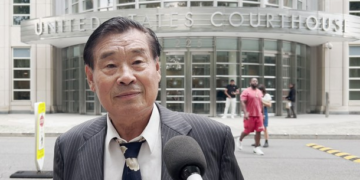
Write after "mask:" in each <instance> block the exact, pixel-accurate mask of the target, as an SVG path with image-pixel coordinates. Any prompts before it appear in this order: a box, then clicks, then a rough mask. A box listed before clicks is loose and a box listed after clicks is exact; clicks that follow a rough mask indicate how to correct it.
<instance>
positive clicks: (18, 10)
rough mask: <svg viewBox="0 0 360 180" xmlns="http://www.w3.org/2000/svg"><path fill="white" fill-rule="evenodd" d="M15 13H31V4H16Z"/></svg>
mask: <svg viewBox="0 0 360 180" xmlns="http://www.w3.org/2000/svg"><path fill="white" fill-rule="evenodd" d="M14 14H30V6H14Z"/></svg>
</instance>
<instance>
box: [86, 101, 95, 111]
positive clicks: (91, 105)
mask: <svg viewBox="0 0 360 180" xmlns="http://www.w3.org/2000/svg"><path fill="white" fill-rule="evenodd" d="M94 109H95V108H94V103H93V102H87V103H86V111H87V112H89V111H92V112H93V111H94Z"/></svg>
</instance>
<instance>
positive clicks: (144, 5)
mask: <svg viewBox="0 0 360 180" xmlns="http://www.w3.org/2000/svg"><path fill="white" fill-rule="evenodd" d="M160 7H161V5H160V3H150V4H140V9H142V8H160Z"/></svg>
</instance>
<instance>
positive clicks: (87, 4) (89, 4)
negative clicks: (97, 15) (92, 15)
mask: <svg viewBox="0 0 360 180" xmlns="http://www.w3.org/2000/svg"><path fill="white" fill-rule="evenodd" d="M93 7H94V4H93V0H84V1H83V8H84V10H89V9H92V8H93Z"/></svg>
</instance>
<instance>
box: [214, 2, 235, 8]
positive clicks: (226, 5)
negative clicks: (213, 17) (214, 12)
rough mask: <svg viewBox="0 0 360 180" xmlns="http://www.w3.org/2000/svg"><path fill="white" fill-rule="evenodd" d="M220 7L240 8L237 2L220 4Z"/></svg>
mask: <svg viewBox="0 0 360 180" xmlns="http://www.w3.org/2000/svg"><path fill="white" fill-rule="evenodd" d="M218 7H238V3H237V2H218Z"/></svg>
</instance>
